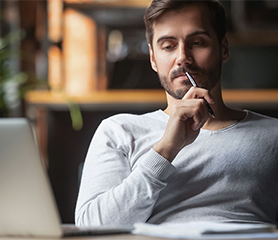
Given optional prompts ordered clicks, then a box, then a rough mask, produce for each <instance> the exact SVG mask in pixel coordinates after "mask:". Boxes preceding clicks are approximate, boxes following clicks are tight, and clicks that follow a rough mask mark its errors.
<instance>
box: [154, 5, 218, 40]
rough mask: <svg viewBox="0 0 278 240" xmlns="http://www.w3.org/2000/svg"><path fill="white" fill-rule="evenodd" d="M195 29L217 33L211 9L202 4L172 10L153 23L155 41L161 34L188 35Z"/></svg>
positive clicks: (211, 33) (212, 33)
mask: <svg viewBox="0 0 278 240" xmlns="http://www.w3.org/2000/svg"><path fill="white" fill-rule="evenodd" d="M194 31H206V32H208V33H209V34H210V35H216V33H215V31H214V29H213V27H212V24H211V17H210V12H209V10H208V9H207V8H206V7H205V6H203V5H201V4H194V5H188V6H186V7H184V8H182V9H179V10H170V11H167V12H165V13H164V14H163V15H161V16H160V17H159V18H158V19H156V20H155V21H154V23H153V33H154V37H153V41H154V42H155V41H156V39H158V38H159V37H161V35H173V36H177V37H178V36H186V35H188V34H190V33H191V32H194Z"/></svg>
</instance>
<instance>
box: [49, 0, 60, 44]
mask: <svg viewBox="0 0 278 240" xmlns="http://www.w3.org/2000/svg"><path fill="white" fill-rule="evenodd" d="M47 6H48V38H49V39H50V40H51V41H53V42H59V41H61V38H62V24H63V21H62V18H63V1H62V0H48V1H47Z"/></svg>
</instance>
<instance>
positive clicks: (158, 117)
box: [102, 110, 165, 126]
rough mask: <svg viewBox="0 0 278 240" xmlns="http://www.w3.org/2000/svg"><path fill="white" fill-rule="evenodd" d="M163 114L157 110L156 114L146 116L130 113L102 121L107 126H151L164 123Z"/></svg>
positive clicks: (150, 113) (151, 113)
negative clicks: (155, 123)
mask: <svg viewBox="0 0 278 240" xmlns="http://www.w3.org/2000/svg"><path fill="white" fill-rule="evenodd" d="M163 114H164V113H163V112H162V111H161V110H157V111H154V112H149V113H145V114H129V113H121V114H116V115H114V116H111V117H109V118H106V119H104V120H103V121H102V123H103V124H105V125H111V124H112V125H114V126H115V125H117V126H127V125H138V126H140V125H144V124H147V123H148V124H150V123H153V122H156V121H162V122H163V120H162V118H163ZM164 117H165V116H164Z"/></svg>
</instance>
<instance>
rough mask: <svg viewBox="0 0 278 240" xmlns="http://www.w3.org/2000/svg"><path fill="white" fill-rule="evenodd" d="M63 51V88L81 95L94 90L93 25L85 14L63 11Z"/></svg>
mask: <svg viewBox="0 0 278 240" xmlns="http://www.w3.org/2000/svg"><path fill="white" fill-rule="evenodd" d="M64 21H65V33H64V34H65V35H64V41H63V50H64V51H63V53H64V64H65V90H66V93H67V94H68V95H82V94H85V93H90V92H92V91H94V90H97V39H96V38H97V26H96V23H95V21H94V20H93V19H91V18H90V17H87V16H86V15H84V14H82V13H80V12H78V11H75V10H73V9H67V10H66V11H65V17H64Z"/></svg>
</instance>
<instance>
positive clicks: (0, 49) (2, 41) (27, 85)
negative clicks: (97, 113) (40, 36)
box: [0, 30, 83, 130]
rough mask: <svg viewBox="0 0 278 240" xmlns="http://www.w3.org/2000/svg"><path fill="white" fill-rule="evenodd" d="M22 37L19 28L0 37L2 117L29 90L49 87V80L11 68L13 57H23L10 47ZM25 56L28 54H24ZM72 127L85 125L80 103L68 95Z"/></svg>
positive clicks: (0, 115) (6, 114) (0, 113)
mask: <svg viewBox="0 0 278 240" xmlns="http://www.w3.org/2000/svg"><path fill="white" fill-rule="evenodd" d="M21 39H22V31H20V30H18V31H15V32H12V33H9V34H7V35H5V36H3V37H1V38H0V117H8V116H9V106H12V105H13V104H15V103H16V102H19V101H20V100H21V99H23V98H24V95H25V93H26V92H27V91H28V90H31V89H34V88H38V87H44V88H49V86H48V84H47V81H39V80H37V79H36V77H34V76H32V77H30V76H31V74H30V73H29V74H27V73H25V72H18V73H14V72H13V71H12V70H11V67H10V66H9V64H8V62H9V61H10V60H11V59H17V60H19V59H21V57H22V56H21V55H22V54H21V53H20V51H14V50H11V49H10V48H9V45H10V44H11V43H13V42H16V41H20V40H21ZM24 55H25V58H28V56H26V55H27V54H24ZM65 99H66V100H67V103H68V107H69V112H70V117H71V121H72V127H73V129H75V130H80V129H81V128H82V127H83V119H82V115H81V111H80V108H79V106H78V104H76V103H74V102H72V101H69V100H68V99H67V98H66V96H65Z"/></svg>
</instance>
